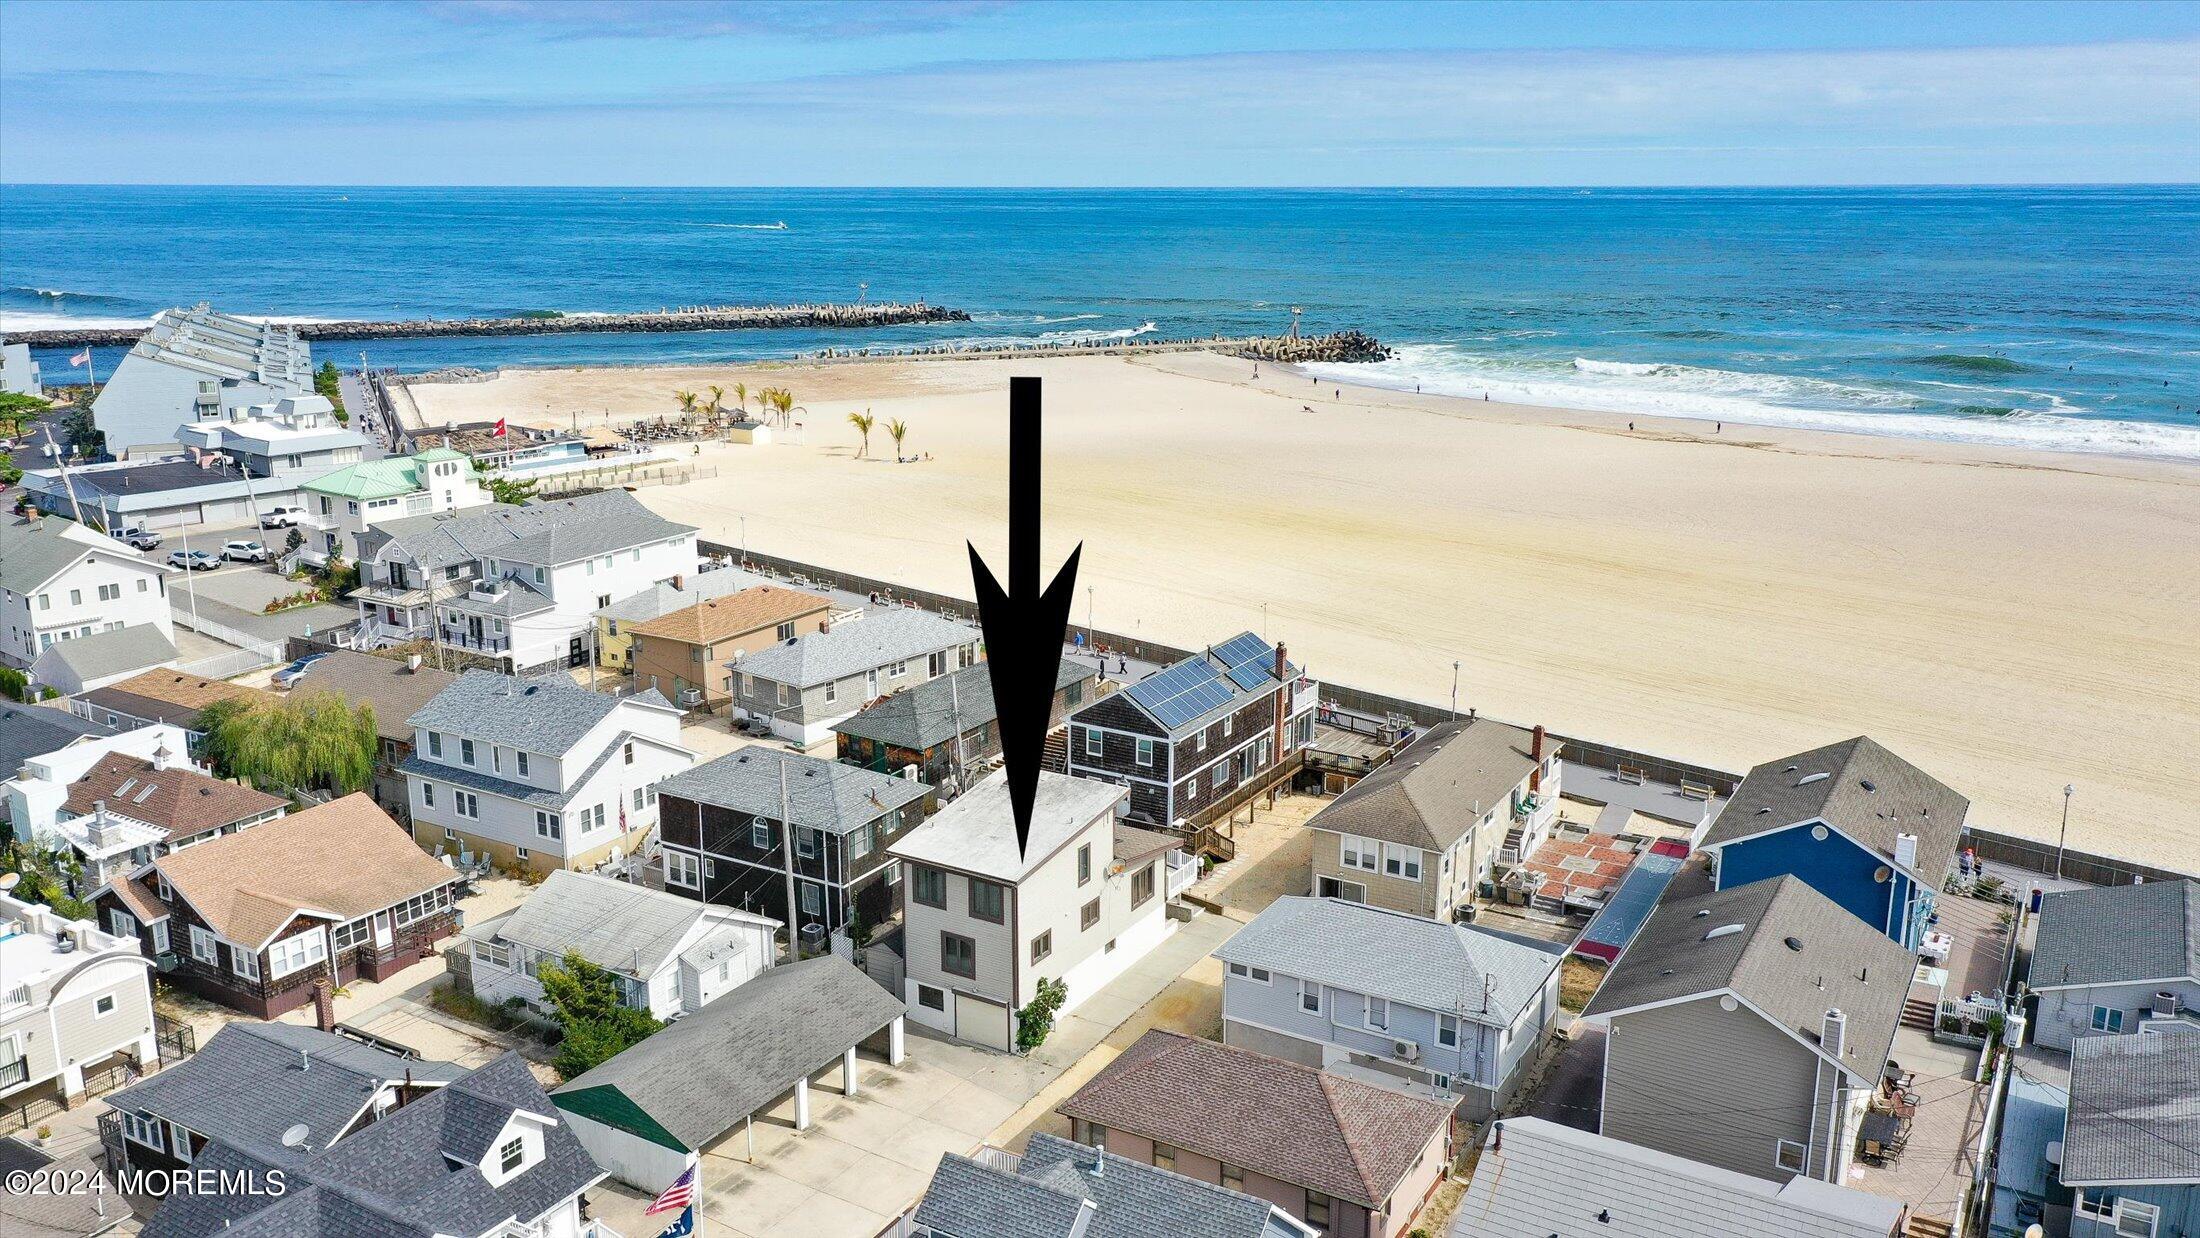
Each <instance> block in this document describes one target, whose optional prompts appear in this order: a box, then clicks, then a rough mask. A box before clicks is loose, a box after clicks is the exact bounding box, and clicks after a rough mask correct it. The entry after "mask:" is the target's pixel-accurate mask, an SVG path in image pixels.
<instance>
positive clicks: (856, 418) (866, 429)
mask: <svg viewBox="0 0 2200 1238" xmlns="http://www.w3.org/2000/svg"><path fill="white" fill-rule="evenodd" d="M848 424H849V425H852V426H854V427H855V428H856V430H857V431H858V432H859V433H861V434H862V435H863V450H861V451H858V452H857V453H856V458H857V459H859V460H860V459H862V458H863V457H865V456H868V455H870V454H871V427H872V426H875V425H877V424H878V418H876V417H873V416H872V415H871V413H870V410H868V409H866V410H864V411H863V412H860V413H850V414H848Z"/></svg>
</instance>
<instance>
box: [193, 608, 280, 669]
mask: <svg viewBox="0 0 2200 1238" xmlns="http://www.w3.org/2000/svg"><path fill="white" fill-rule="evenodd" d="M175 620H176V626H177V627H180V628H189V629H190V630H192V631H194V632H197V633H198V634H199V635H201V636H204V637H207V638H208V639H210V640H218V641H220V642H222V643H223V644H225V645H235V646H236V648H235V649H232V650H230V651H229V652H228V653H217V654H214V655H213V656H212V657H206V658H200V659H199V660H198V661H196V662H190V663H186V664H184V665H182V666H179V667H177V668H176V669H177V670H180V671H182V672H183V673H184V674H186V675H196V676H198V677H199V678H201V679H234V678H236V677H237V676H239V675H242V674H244V673H246V672H248V671H256V670H258V669H260V668H261V667H263V666H273V665H275V664H276V663H278V662H281V661H282V660H283V659H284V657H285V656H286V654H287V653H288V649H287V647H286V646H284V645H283V644H282V643H281V642H279V641H264V640H260V639H258V638H257V637H254V636H251V635H249V634H248V633H245V632H240V631H238V630H237V629H236V628H233V627H230V626H229V625H228V624H226V623H216V622H214V621H213V620H212V619H201V618H198V617H196V616H194V615H192V614H191V613H190V612H189V611H187V610H184V611H177V612H176V615H175Z"/></svg>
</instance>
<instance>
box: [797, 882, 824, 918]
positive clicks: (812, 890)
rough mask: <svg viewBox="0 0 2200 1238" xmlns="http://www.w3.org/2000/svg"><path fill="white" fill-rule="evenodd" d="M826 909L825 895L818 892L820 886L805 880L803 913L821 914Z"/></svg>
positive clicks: (809, 914)
mask: <svg viewBox="0 0 2200 1238" xmlns="http://www.w3.org/2000/svg"><path fill="white" fill-rule="evenodd" d="M824 909H825V900H824V896H823V895H822V894H820V893H819V892H818V888H817V887H816V886H814V885H812V884H810V883H809V882H807V881H805V882H803V883H802V914H804V915H808V916H814V915H819V914H821V913H822V912H823V911H824Z"/></svg>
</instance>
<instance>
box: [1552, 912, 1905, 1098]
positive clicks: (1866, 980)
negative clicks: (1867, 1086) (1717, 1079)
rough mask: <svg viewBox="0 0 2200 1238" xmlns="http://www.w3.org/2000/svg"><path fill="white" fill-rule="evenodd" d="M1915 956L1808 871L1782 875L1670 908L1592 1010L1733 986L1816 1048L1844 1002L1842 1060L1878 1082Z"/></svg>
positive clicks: (1647, 927) (1623, 959)
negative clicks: (1815, 882)
mask: <svg viewBox="0 0 2200 1238" xmlns="http://www.w3.org/2000/svg"><path fill="white" fill-rule="evenodd" d="M1735 925H1739V926H1740V928H1741V931H1740V932H1721V931H1720V930H1722V929H1727V928H1729V927H1731V926H1735ZM1713 934H1716V935H1713ZM1916 963H1917V960H1916V959H1915V958H1914V957H1912V956H1911V954H1910V953H1909V951H1907V950H1904V949H1903V948H1902V947H1901V946H1900V945H1899V944H1897V943H1896V942H1894V941H1893V940H1891V939H1890V938H1888V937H1887V935H1886V934H1884V933H1881V932H1879V931H1878V930H1876V929H1874V928H1872V927H1871V926H1870V925H1868V924H1866V923H1864V922H1863V921H1862V920H1859V919H1857V918H1856V917H1855V916H1853V915H1851V914H1849V912H1848V911H1847V910H1846V909H1845V908H1843V907H1842V906H1841V905H1840V904H1838V903H1836V902H1834V901H1833V900H1831V899H1829V898H1827V897H1826V896H1825V895H1823V894H1820V893H1819V892H1818V891H1816V890H1814V889H1812V888H1811V887H1810V885H1809V883H1807V882H1805V881H1803V880H1802V879H1801V878H1799V877H1793V876H1782V877H1774V878H1769V879H1767V880H1764V881H1753V882H1750V883H1749V884H1748V885H1742V886H1735V887H1733V888H1731V889H1726V890H1714V891H1712V892H1710V893H1708V894H1699V895H1695V896H1693V897H1689V898H1679V899H1668V900H1666V901H1665V902H1664V903H1661V904H1660V905H1659V907H1658V909H1657V910H1656V911H1654V912H1652V913H1651V915H1650V919H1649V921H1648V922H1647V923H1645V924H1644V925H1643V926H1642V931H1641V932H1639V933H1637V934H1636V935H1635V939H1634V940H1633V941H1632V942H1630V943H1628V946H1627V950H1626V952H1625V953H1623V954H1621V955H1620V956H1619V961H1618V962H1617V963H1614V964H1613V965H1612V970H1611V972H1610V974H1608V975H1606V976H1605V978H1604V984H1603V986H1602V987H1600V988H1599V989H1598V990H1597V993H1596V996H1595V997H1594V998H1592V999H1591V1000H1590V1002H1589V1005H1588V1007H1587V1008H1586V1009H1584V1010H1583V1011H1582V1016H1583V1017H1584V1018H1597V1017H1601V1016H1608V1015H1611V1014H1614V1013H1617V1012H1621V1011H1626V1010H1631V1009H1634V1008H1636V1007H1639V1006H1647V1005H1652V1004H1655V1003H1659V1002H1666V1001H1674V1000H1679V999H1683V998H1688V997H1694V996H1697V995H1702V994H1712V993H1720V992H1724V991H1728V990H1731V991H1732V992H1733V993H1734V994H1735V995H1736V996H1738V997H1740V998H1741V999H1742V1000H1743V1001H1745V1002H1748V1003H1749V1004H1750V1005H1751V1006H1754V1007H1755V1008H1757V1009H1758V1010H1759V1011H1762V1012H1763V1013H1764V1014H1765V1015H1766V1016H1767V1017H1768V1018H1770V1019H1771V1020H1772V1021H1773V1022H1774V1023H1775V1024H1777V1025H1778V1026H1780V1027H1782V1028H1784V1029H1786V1030H1787V1031H1789V1032H1792V1033H1794V1034H1795V1035H1797V1036H1799V1037H1801V1038H1802V1040H1803V1042H1804V1043H1805V1044H1809V1045H1813V1046H1815V1045H1817V1044H1818V1041H1819V1035H1820V1032H1821V1030H1822V1029H1823V1027H1824V1022H1825V1014H1826V1011H1828V1010H1830V1009H1838V1010H1840V1011H1841V1012H1842V1013H1843V1014H1844V1015H1846V1016H1847V1019H1848V1031H1847V1033H1846V1037H1845V1044H1844V1046H1843V1050H1842V1053H1841V1065H1842V1066H1844V1067H1846V1068H1847V1069H1848V1070H1849V1071H1851V1072H1852V1073H1854V1074H1855V1075H1857V1076H1859V1077H1861V1078H1863V1079H1865V1080H1867V1081H1870V1082H1872V1083H1874V1084H1876V1083H1877V1082H1878V1079H1879V1075H1880V1071H1881V1069H1882V1068H1883V1067H1884V1066H1885V1065H1886V1061H1887V1051H1888V1047H1889V1046H1891V1045H1892V1044H1893V1043H1894V1034H1895V1028H1896V1026H1897V1025H1898V1024H1899V1023H1900V1022H1901V1019H1902V1001H1903V998H1904V997H1905V996H1906V995H1907V993H1908V991H1909V985H1910V976H1911V973H1912V972H1913V971H1914V970H1915V969H1916Z"/></svg>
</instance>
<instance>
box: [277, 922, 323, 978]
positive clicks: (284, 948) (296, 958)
mask: <svg viewBox="0 0 2200 1238" xmlns="http://www.w3.org/2000/svg"><path fill="white" fill-rule="evenodd" d="M326 958H328V942H327V940H326V939H324V938H323V937H322V936H321V934H320V932H319V931H318V930H316V931H313V932H308V933H300V934H298V935H297V936H296V937H285V938H284V939H283V940H281V941H278V942H276V943H275V944H274V945H272V946H269V947H268V948H267V967H268V972H269V974H270V979H280V978H282V977H284V976H287V975H289V974H290V973H292V972H294V971H297V970H299V969H300V968H305V967H311V966H313V965H314V964H315V963H319V962H321V961H323V960H324V959H326Z"/></svg>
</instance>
